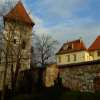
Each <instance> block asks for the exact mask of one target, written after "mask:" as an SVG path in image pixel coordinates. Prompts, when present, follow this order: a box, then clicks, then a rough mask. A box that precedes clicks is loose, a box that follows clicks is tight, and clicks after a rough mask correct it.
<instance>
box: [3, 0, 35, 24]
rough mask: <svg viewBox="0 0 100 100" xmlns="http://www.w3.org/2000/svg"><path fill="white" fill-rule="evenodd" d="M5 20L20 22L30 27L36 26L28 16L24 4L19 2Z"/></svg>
mask: <svg viewBox="0 0 100 100" xmlns="http://www.w3.org/2000/svg"><path fill="white" fill-rule="evenodd" d="M4 19H9V20H18V21H20V22H24V23H27V24H30V25H32V26H33V25H34V22H33V21H32V20H31V18H30V16H29V15H28V14H27V12H26V10H25V8H24V6H23V4H22V2H21V1H19V2H18V3H17V4H16V6H15V7H14V8H13V9H12V10H11V11H10V12H9V13H8V14H6V15H5V16H4Z"/></svg>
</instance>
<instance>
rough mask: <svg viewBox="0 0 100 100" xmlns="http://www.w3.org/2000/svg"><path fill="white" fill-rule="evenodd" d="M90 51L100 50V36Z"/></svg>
mask: <svg viewBox="0 0 100 100" xmlns="http://www.w3.org/2000/svg"><path fill="white" fill-rule="evenodd" d="M88 50H89V51H94V50H100V36H98V37H97V38H96V40H95V41H94V42H93V43H92V45H91V46H90V47H89V48H88Z"/></svg>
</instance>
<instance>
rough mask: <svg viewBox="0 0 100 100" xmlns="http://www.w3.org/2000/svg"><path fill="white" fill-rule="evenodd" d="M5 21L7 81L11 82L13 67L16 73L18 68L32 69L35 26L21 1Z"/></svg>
mask: <svg viewBox="0 0 100 100" xmlns="http://www.w3.org/2000/svg"><path fill="white" fill-rule="evenodd" d="M3 19H4V33H3V35H4V37H5V38H4V39H3V41H4V48H5V52H6V56H7V80H8V81H9V80H10V78H11V77H10V76H11V68H12V66H13V68H12V70H13V71H16V67H18V69H19V71H24V70H27V69H29V68H30V61H31V47H32V28H33V26H34V25H35V24H34V22H33V21H32V19H31V18H30V16H29V15H28V13H27V11H26V10H25V8H24V6H23V4H22V2H21V1H19V2H18V3H17V4H16V5H15V7H13V8H12V9H11V10H10V12H9V13H8V14H6V15H5V16H4V17H3ZM4 56H5V55H4ZM3 61H4V66H5V63H6V61H5V57H3V59H2V62H3ZM2 67H3V64H2ZM3 68H4V67H3ZM18 69H17V70H18ZM8 81H7V83H8Z"/></svg>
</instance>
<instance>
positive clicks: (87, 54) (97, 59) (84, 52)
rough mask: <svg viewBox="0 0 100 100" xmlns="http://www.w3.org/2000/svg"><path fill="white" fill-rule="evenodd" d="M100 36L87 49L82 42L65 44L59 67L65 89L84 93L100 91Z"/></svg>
mask: <svg viewBox="0 0 100 100" xmlns="http://www.w3.org/2000/svg"><path fill="white" fill-rule="evenodd" d="M99 43H100V36H98V37H97V38H96V40H95V41H94V42H93V44H92V45H91V46H90V47H89V48H88V49H87V48H86V47H85V45H84V43H83V41H82V40H74V41H70V42H67V43H64V44H63V46H62V47H61V49H60V50H59V51H58V52H57V54H56V58H57V66H58V68H59V72H60V77H61V79H62V84H63V86H64V87H66V88H69V89H71V90H76V91H82V92H84V91H85V92H94V91H100V84H99V83H100V45H99Z"/></svg>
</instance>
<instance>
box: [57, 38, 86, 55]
mask: <svg viewBox="0 0 100 100" xmlns="http://www.w3.org/2000/svg"><path fill="white" fill-rule="evenodd" d="M66 46H67V48H65V47H66ZM68 46H72V48H70V49H69V48H68ZM64 48H65V49H64ZM83 50H87V49H86V46H85V44H84V43H83V41H82V40H80V39H78V40H74V41H70V42H67V43H64V44H63V46H62V47H61V49H60V50H59V51H58V53H57V54H64V53H70V52H76V51H83Z"/></svg>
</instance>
